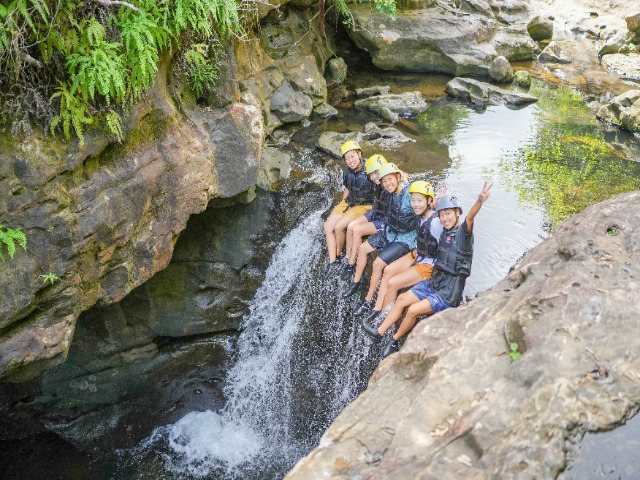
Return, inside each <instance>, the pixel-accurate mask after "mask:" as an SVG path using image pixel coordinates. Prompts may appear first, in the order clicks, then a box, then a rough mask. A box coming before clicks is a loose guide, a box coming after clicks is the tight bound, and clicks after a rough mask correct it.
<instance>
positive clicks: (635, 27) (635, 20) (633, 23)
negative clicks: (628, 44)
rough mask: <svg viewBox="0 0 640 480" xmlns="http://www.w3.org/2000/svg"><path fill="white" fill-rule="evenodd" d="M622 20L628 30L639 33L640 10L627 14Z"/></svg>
mask: <svg viewBox="0 0 640 480" xmlns="http://www.w3.org/2000/svg"><path fill="white" fill-rule="evenodd" d="M624 20H625V22H627V28H628V29H629V31H630V32H633V33H636V34H640V11H636V12H634V13H632V14H631V15H627V16H626V17H624Z"/></svg>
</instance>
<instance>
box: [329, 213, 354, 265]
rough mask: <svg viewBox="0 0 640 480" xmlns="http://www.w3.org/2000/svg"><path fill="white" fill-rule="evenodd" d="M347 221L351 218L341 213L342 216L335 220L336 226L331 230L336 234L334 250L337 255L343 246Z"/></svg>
mask: <svg viewBox="0 0 640 480" xmlns="http://www.w3.org/2000/svg"><path fill="white" fill-rule="evenodd" d="M349 222H351V219H350V218H349V217H347V216H346V215H343V216H342V218H340V220H338V221H337V222H336V226H335V228H334V230H333V231H334V232H335V235H336V252H337V254H338V255H340V252H342V247H344V240H345V236H346V235H345V231H346V230H347V227H348V226H349Z"/></svg>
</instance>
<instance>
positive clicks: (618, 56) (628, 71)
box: [601, 46, 640, 82]
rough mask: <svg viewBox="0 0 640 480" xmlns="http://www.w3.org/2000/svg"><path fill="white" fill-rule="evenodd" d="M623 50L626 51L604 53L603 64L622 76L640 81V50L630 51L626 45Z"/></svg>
mask: <svg viewBox="0 0 640 480" xmlns="http://www.w3.org/2000/svg"><path fill="white" fill-rule="evenodd" d="M622 50H623V51H625V53H612V54H611V55H604V56H603V57H602V60H601V61H602V65H604V66H605V67H607V69H608V70H610V71H612V72H615V73H617V74H619V75H620V76H621V77H622V78H626V79H629V80H634V81H636V82H640V51H638V52H636V51H635V50H634V51H633V52H628V50H627V47H626V46H625V47H624V49H622ZM639 50H640V48H639Z"/></svg>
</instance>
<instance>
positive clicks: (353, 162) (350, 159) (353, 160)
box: [344, 150, 362, 170]
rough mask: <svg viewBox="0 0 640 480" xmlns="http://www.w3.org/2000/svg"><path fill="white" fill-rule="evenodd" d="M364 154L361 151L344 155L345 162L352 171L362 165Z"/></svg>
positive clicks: (352, 151)
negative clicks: (361, 159)
mask: <svg viewBox="0 0 640 480" xmlns="http://www.w3.org/2000/svg"><path fill="white" fill-rule="evenodd" d="M361 157H362V153H361V152H360V151H359V150H349V151H348V152H347V153H345V154H344V161H345V162H346V164H347V167H349V168H350V169H351V170H356V169H357V168H358V165H360V158H361Z"/></svg>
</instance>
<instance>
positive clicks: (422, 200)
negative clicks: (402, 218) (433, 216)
mask: <svg viewBox="0 0 640 480" xmlns="http://www.w3.org/2000/svg"><path fill="white" fill-rule="evenodd" d="M428 206H429V201H428V200H427V196H426V195H423V194H422V193H418V192H413V193H412V194H411V208H413V212H414V213H415V214H416V215H424V213H425V212H426V210H427V207H428Z"/></svg>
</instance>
